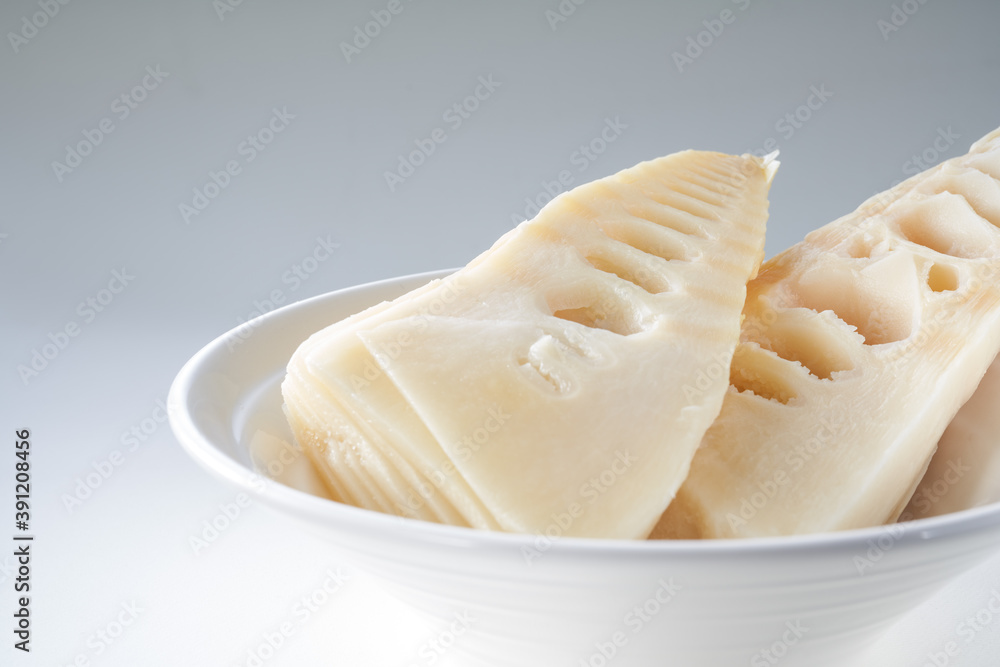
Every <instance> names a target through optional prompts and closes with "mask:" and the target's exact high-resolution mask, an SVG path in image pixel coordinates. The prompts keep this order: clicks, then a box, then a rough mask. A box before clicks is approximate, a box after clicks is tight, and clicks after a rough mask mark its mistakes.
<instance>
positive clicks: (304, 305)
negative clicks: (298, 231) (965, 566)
mask: <svg viewBox="0 0 1000 667" xmlns="http://www.w3.org/2000/svg"><path fill="white" fill-rule="evenodd" d="M455 270H456V269H446V270H435V271H425V272H420V273H414V274H407V275H402V276H395V277H391V278H384V279H380V280H375V281H371V282H367V283H362V284H357V285H352V286H350V287H345V288H341V289H337V290H333V291H330V292H326V293H323V294H319V295H316V296H313V297H309V298H306V299H302V300H299V301H295V302H292V303H290V304H287V305H285V306H282V307H280V308H276V309H275V310H272V311H269V312H267V313H264V314H263V315H260V316H258V317H255V318H253V319H252V320H250V321H249V322H247V323H244V324H241V325H239V326H238V327H234V328H232V329H230V330H229V331H226V332H225V333H223V334H221V335H219V336H217V337H216V338H215V339H213V340H212V341H211V342H209V343H208V344H206V345H204V346H203V347H202V348H201V349H200V350H198V351H197V352H196V353H195V354H194V355H193V356H192V357H191V358H190V359H189V360H188V361H187V362H186V363H185V364H184V365H183V366H182V367H181V369H180V371H179V372H178V373H177V375H176V377H175V378H174V380H173V382H172V384H171V386H170V390H169V393H168V396H167V412H168V416H169V421H170V426H171V429H172V430H173V432H174V435H175V437H176V438H177V440H178V442H179V443H180V445H181V446H182V448H183V449H184V450H185V451H186V452H187V454H188V455H189V456H191V457H192V458H193V459H194V460H195V461H196V462H197V463H198V464H199V465H200V466H202V467H203V468H205V469H206V470H207V471H208V472H210V473H212V474H213V475H215V476H217V477H220V478H222V479H223V480H225V481H227V482H229V483H230V484H233V485H235V486H236V487H237V488H239V489H241V490H242V491H244V492H247V493H249V494H251V497H259V498H262V499H263V500H264V502H265V503H267V504H272V505H276V506H278V507H280V508H282V509H284V510H286V511H291V512H293V513H295V512H302V511H305V512H306V513H307V514H308V515H310V516H311V517H312V518H313V519H314V520H315V519H317V518H318V519H320V520H322V521H323V522H324V523H327V522H328V523H329V526H328V527H330V528H344V529H350V530H351V531H352V532H355V533H373V532H378V533H382V531H383V530H389V531H390V533H389V534H391V537H392V539H394V540H400V539H406V540H410V541H412V542H415V543H422V544H424V545H428V546H449V547H455V546H464V547H467V548H482V549H485V548H490V547H504V548H510V547H515V548H536V547H537V542H538V540H540V539H542V540H549V544H548V545H547V546H546V548H545V550H546V551H572V552H573V553H576V554H582V555H591V556H601V555H604V554H614V555H616V556H617V557H621V556H622V555H623V554H624V555H630V554H631V555H635V556H637V557H639V556H641V557H648V556H650V555H653V556H658V555H662V556H669V555H685V556H704V557H712V556H718V555H727V556H731V555H734V554H773V553H783V552H787V551H795V552H801V551H815V550H819V551H829V550H831V549H834V550H840V549H845V550H846V549H854V550H858V549H863V548H865V547H867V546H868V545H869V542H870V541H872V540H876V541H877V540H878V539H879V538H880V537H884V536H885V535H886V533H887V532H889V533H891V534H892V536H893V539H894V541H898V540H902V539H904V538H906V539H916V540H919V541H924V542H927V541H932V540H940V539H944V538H946V537H948V536H950V535H956V534H971V533H976V532H978V531H986V530H989V529H993V530H997V529H1000V502H994V503H990V504H987V505H982V506H979V507H973V508H969V509H965V510H960V511H957V512H952V513H949V514H944V515H940V516H934V517H928V518H922V519H914V520H911V521H907V522H903V523H896V524H887V525H882V526H873V527H869V528H857V529H850V530H843V531H835V532H821V533H810V534H803V535H788V536H773V537H748V538H732V539H694V540H692V539H688V540H638V539H636V540H624V539H609V538H586V537H571V536H554V537H553V536H547V535H544V534H529V533H506V532H501V531H489V530H482V529H475V528H467V527H462V526H451V525H444V524H437V523H433V522H429V521H423V520H419V519H412V518H408V517H400V516H395V515H390V514H384V513H382V512H377V511H374V510H368V509H364V508H359V507H355V506H352V505H347V504H344V503H340V502H337V501H334V500H330V499H327V498H321V497H319V496H315V495H313V494H310V493H307V492H305V491H301V490H299V489H296V488H293V487H290V486H286V485H284V484H282V483H280V482H277V481H275V480H273V479H271V478H269V477H268V476H267V475H265V474H262V473H260V472H258V471H256V470H254V469H253V468H251V467H248V466H247V465H245V464H243V463H241V462H239V461H237V460H235V459H234V458H232V457H231V456H229V455H228V454H226V453H225V452H224V451H223V450H222V449H221V448H220V447H219V446H218V445H217V444H216V443H215V442H214V441H213V439H212V438H211V437H210V436H209V435H208V434H207V433H206V432H205V430H204V429H203V428H202V426H201V424H200V423H199V419H198V417H197V415H196V414H194V411H193V410H192V409H190V408H191V405H190V399H191V398H192V392H193V390H194V389H195V387H196V386H197V384H198V382H199V380H200V379H201V377H202V374H203V373H204V371H205V369H206V367H207V366H209V365H210V364H211V363H212V362H213V361H214V360H215V359H216V358H217V356H218V355H219V354H220V353H224V352H225V350H226V348H227V341H229V340H231V339H232V336H234V335H236V332H237V331H238V330H239V329H242V328H244V327H247V326H251V327H253V329H255V330H256V329H258V328H259V327H262V326H267V325H269V324H273V323H274V322H276V321H280V320H282V319H283V318H287V317H289V316H291V315H293V314H295V313H296V312H299V311H304V310H308V309H310V308H313V307H315V306H317V305H318V304H321V303H325V302H327V301H334V300H337V299H339V298H343V297H344V296H347V295H350V294H354V293H357V292H364V291H371V290H373V289H377V288H379V287H388V286H391V285H398V284H399V283H403V282H411V281H412V282H415V281H417V280H419V279H426V281H430V280H433V279H436V278H442V277H444V276H446V275H449V274H450V273H453V272H454V271H455ZM241 349H249V346H241ZM998 545H1000V539H998Z"/></svg>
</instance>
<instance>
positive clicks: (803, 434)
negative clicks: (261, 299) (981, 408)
mask: <svg viewBox="0 0 1000 667" xmlns="http://www.w3.org/2000/svg"><path fill="white" fill-rule="evenodd" d="M998 177H1000V130H998V131H996V132H993V133H992V134H991V135H989V136H987V137H984V138H983V139H981V140H980V141H978V142H977V143H976V144H975V145H974V146H973V147H972V150H971V152H970V153H969V154H968V155H965V156H962V157H959V158H955V159H953V160H949V161H948V162H945V163H943V164H941V165H939V166H938V167H936V168H933V169H931V170H929V171H926V172H924V173H922V174H919V175H917V176H914V177H913V178H911V179H909V180H907V181H905V182H904V183H902V184H900V185H899V186H897V187H896V188H894V189H893V190H891V191H889V192H887V193H883V194H882V195H878V196H876V197H873V198H871V199H870V200H868V201H867V202H865V203H864V204H862V206H861V207H860V208H859V209H858V210H857V211H855V212H854V213H852V214H850V215H847V216H845V217H843V218H841V219H839V220H836V221H835V222H832V223H830V224H829V225H827V226H825V227H823V228H821V229H818V230H816V231H814V232H813V233H811V234H809V235H808V236H807V237H806V239H805V240H804V241H803V242H801V243H799V244H798V245H796V246H794V247H792V248H791V249H789V250H787V251H785V252H784V253H782V254H780V255H778V256H776V257H774V258H773V259H771V260H770V261H768V262H766V263H765V264H764V266H763V267H762V268H761V271H760V274H759V275H758V277H757V278H756V279H755V280H753V281H751V283H750V284H749V285H748V292H747V304H746V307H745V310H744V315H745V320H744V323H743V327H742V334H741V342H740V345H739V347H738V348H737V350H736V353H735V355H734V358H733V364H732V367H731V383H732V386H731V387H730V389H729V392H728V394H727V396H726V399H725V402H724V404H723V407H722V411H721V413H720V414H719V417H718V419H717V420H716V422H715V423H714V424H713V426H712V428H711V429H709V431H708V432H707V433H706V435H705V438H704V440H703V442H702V445H701V448H700V449H699V451H698V454H697V456H696V457H695V459H694V462H693V463H692V467H691V473H690V475H689V476H688V478H687V480H686V481H685V483H684V484H683V486H682V487H681V489H680V491H679V492H678V494H677V497H676V498H675V499H674V501H673V503H672V504H671V505H670V507H669V508H668V509H667V511H666V512H665V513H664V515H663V517H662V519H661V520H660V522H659V523H658V525H657V527H656V529H655V530H654V532H653V534H652V537H673V538H712V537H749V536H767V535H789V534H797V533H811V532H820V531H831V530H839V529H847V528H857V527H864V526H873V525H878V524H883V523H886V522H891V521H894V520H896V518H897V517H898V516H899V514H900V512H901V511H902V509H903V508H904V506H905V505H906V504H907V501H908V500H909V499H910V497H911V495H912V494H913V492H914V488H915V487H916V485H917V483H918V482H919V480H920V479H921V476H922V475H923V473H924V471H925V469H926V468H927V466H928V462H929V461H930V459H931V456H932V454H933V453H934V450H935V446H936V444H937V442H938V439H939V438H940V437H941V434H942V432H943V431H944V430H945V427H947V425H948V423H949V422H950V421H951V420H952V418H953V417H954V416H955V414H956V412H957V411H958V409H959V408H960V407H961V406H962V404H963V403H965V401H966V400H967V399H968V398H969V396H970V395H971V394H972V393H973V391H974V390H975V389H976V386H977V384H978V383H979V381H980V378H982V377H983V374H984V373H985V371H986V369H987V368H988V367H989V366H990V364H991V362H992V361H993V359H994V358H995V357H996V355H997V352H998V350H1000V229H998V227H997V225H1000V181H998V180H997V178H998Z"/></svg>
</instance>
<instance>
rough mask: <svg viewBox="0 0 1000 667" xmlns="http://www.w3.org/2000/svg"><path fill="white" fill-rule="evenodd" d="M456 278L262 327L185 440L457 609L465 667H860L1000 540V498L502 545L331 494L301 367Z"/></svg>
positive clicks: (337, 547)
mask: <svg viewBox="0 0 1000 667" xmlns="http://www.w3.org/2000/svg"><path fill="white" fill-rule="evenodd" d="M447 273H448V272H436V273H426V274H421V275H415V276H407V277H403V278H398V279H392V280H385V281H381V282H376V283H371V284H368V285H361V286H359V287H352V288H350V289H344V290H340V291H337V292H333V293H330V294H326V295H323V296H319V297H316V298H313V299H309V300H306V301H302V302H299V303H295V304H292V305H289V306H287V307H284V308H281V309H280V310H277V311H274V312H271V313H268V314H266V315H264V316H262V317H260V318H258V319H256V320H253V321H252V322H250V323H249V324H248V325H245V326H244V327H242V328H241V329H237V330H234V331H232V332H230V333H228V334H226V335H225V336H222V337H220V338H218V339H216V340H215V341H213V342H212V343H210V344H209V345H207V346H206V347H205V348H204V349H202V350H201V351H200V352H198V354H196V355H195V356H194V357H193V358H192V359H191V360H190V361H189V362H188V363H187V364H186V365H185V366H184V368H183V369H182V370H181V372H180V373H179V375H178V376H177V379H176V380H175V381H174V384H173V386H172V388H171V391H170V397H169V408H170V421H171V425H172V426H173V429H174V432H175V433H176V435H177V438H178V439H179V440H180V442H181V444H182V445H183V446H184V447H185V449H186V450H187V451H188V452H189V453H190V454H191V456H193V457H194V458H195V460H197V461H198V462H199V463H200V464H201V465H203V466H204V467H205V468H207V469H208V470H209V471H211V472H212V473H215V474H216V475H218V476H220V477H221V478H223V479H225V480H226V481H227V482H229V483H230V484H233V485H235V486H236V487H239V488H241V489H242V490H244V491H248V492H252V493H254V494H256V496H257V497H258V498H259V499H260V500H261V501H262V502H264V503H265V504H268V505H270V506H272V507H273V508H275V509H277V510H279V511H281V512H284V513H287V515H289V516H291V517H294V518H296V519H299V520H301V521H302V522H305V523H306V524H308V525H309V526H311V527H313V528H315V529H318V530H319V531H321V532H322V533H323V534H325V535H326V536H327V537H328V540H329V544H330V546H331V550H332V551H334V552H335V553H337V555H338V557H340V558H342V559H343V560H344V561H345V562H348V563H350V564H351V565H353V566H354V567H356V568H357V569H359V570H361V571H367V572H368V573H370V574H372V575H374V576H376V577H378V578H380V579H381V580H382V581H383V583H385V584H386V585H387V586H388V587H389V588H390V589H392V590H394V591H395V592H396V593H397V594H398V595H399V597H401V598H402V599H405V600H407V601H409V602H410V603H412V604H413V605H415V606H416V607H418V608H420V609H423V610H425V611H426V612H427V613H429V614H431V615H432V616H434V617H435V618H437V619H440V622H441V624H442V628H446V627H447V625H448V624H449V623H451V622H452V621H453V620H454V619H455V618H456V617H455V614H456V613H459V614H461V613H465V614H466V615H467V616H466V617H467V618H472V619H474V620H473V621H472V622H471V625H470V627H469V629H468V631H467V632H465V633H464V634H463V635H462V637H461V640H460V641H457V642H455V645H454V646H453V647H452V648H451V649H450V650H451V651H453V652H455V653H458V654H461V655H462V656H463V658H464V662H463V664H469V665H484V666H489V667H503V666H507V665H511V666H515V665H516V666H517V667H529V666H535V665H538V666H539V667H543V666H544V667H555V666H556V665H568V666H573V667H577V666H578V665H585V666H587V667H601V666H603V665H612V664H613V665H615V666H616V667H619V666H620V667H626V666H632V667H638V666H647V665H649V666H654V665H655V666H657V667H659V666H661V665H667V664H669V665H683V666H685V667H688V666H694V667H716V666H719V667H731V666H733V665H751V666H756V665H773V664H776V661H780V664H781V665H783V666H786V667H793V666H794V665H807V666H809V667H822V666H824V665H830V666H834V665H835V666H838V667H840V666H842V665H852V664H854V663H855V660H854V659H856V658H857V656H858V655H860V654H861V653H862V652H863V651H864V650H865V648H866V647H867V646H868V645H869V644H870V643H872V642H873V641H874V640H875V639H877V638H878V636H879V634H880V632H881V631H882V630H883V629H884V628H885V627H886V626H887V625H889V624H891V623H892V622H893V621H894V620H895V619H897V618H898V617H899V616H900V615H902V614H904V613H905V612H907V611H908V610H910V609H912V608H914V607H915V606H916V605H917V604H919V603H920V602H921V601H922V600H924V599H925V598H927V597H928V596H929V595H930V594H931V593H933V592H934V591H935V590H936V589H938V588H939V587H940V586H942V585H943V584H944V583H945V582H947V581H948V580H949V579H951V578H952V577H954V576H956V575H957V574H959V573H961V572H963V571H965V570H966V569H968V568H970V567H971V566H973V565H974V564H976V563H977V562H979V561H981V560H984V559H985V558H986V557H988V556H989V555H991V554H992V553H993V552H995V551H996V549H997V547H998V544H1000V505H996V504H994V505H990V506H986V507H982V508H978V509H974V510H966V511H963V512H957V513H954V514H950V515H947V516H943V517H937V518H932V519H923V520H919V521H914V522H911V523H908V524H899V525H895V526H891V527H881V528H873V529H866V530H854V531H847V532H842V533H835V534H822V535H809V536H801V537H789V538H769V539H748V540H732V541H730V540H719V541H712V540H706V541H669V542H645V541H619V540H593V539H577V538H556V539H549V538H548V537H544V536H531V535H510V534H502V533H490V532H483V531H476V530H471V529H465V528H457V527H451V526H440V525H436V524H431V523H425V522H421V521H415V520H410V519H402V518H397V517H391V516H387V515H383V514H379V513H376V512H371V511H367V510H362V509H358V508H355V507H349V506H346V505H342V504H339V503H336V502H333V501H331V500H328V499H326V498H324V497H321V496H322V491H321V486H320V485H318V483H317V481H316V479H315V478H314V477H312V474H313V473H312V472H311V469H309V467H308V464H307V463H306V462H305V458H304V457H301V456H299V455H298V452H297V451H296V450H294V449H292V448H291V445H289V444H287V443H291V442H292V436H291V433H290V431H289V429H288V427H287V425H286V423H285V420H284V416H283V414H282V411H281V396H280V391H279V385H280V382H281V380H282V378H283V376H284V369H285V364H286V363H287V361H288V359H289V357H290V356H291V354H292V352H293V351H294V350H295V348H296V347H297V346H298V345H299V343H301V342H302V341H303V340H304V339H305V338H306V337H307V336H309V335H310V334H311V333H313V332H314V331H317V330H319V329H320V328H322V327H324V326H326V325H328V324H330V323H332V322H334V321H336V320H338V319H341V318H343V317H346V316H348V315H350V314H352V313H355V312H357V311H360V310H362V309H363V308H365V307H367V306H370V305H373V304H375V303H378V302H379V301H382V300H386V299H392V298H395V297H396V296H398V295H400V294H403V293H405V292H407V291H409V290H411V289H413V288H415V287H417V286H419V285H421V284H423V283H425V282H427V281H428V280H430V279H432V278H436V277H441V276H444V275H447ZM255 464H256V467H257V469H260V470H268V469H269V473H266V474H265V473H258V472H256V470H255ZM271 477H275V478H277V479H280V480H281V482H278V481H274V480H273V479H271ZM458 627H460V626H456V628H458ZM445 632H447V631H445ZM446 636H447V634H445V635H442V637H446Z"/></svg>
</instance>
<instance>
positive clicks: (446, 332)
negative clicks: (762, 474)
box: [283, 151, 777, 538]
mask: <svg viewBox="0 0 1000 667" xmlns="http://www.w3.org/2000/svg"><path fill="white" fill-rule="evenodd" d="M776 167H777V163H776V162H774V161H773V160H771V159H761V158H756V157H752V156H743V157H735V156H729V155H722V154H718V153H704V152H694V151H687V152H683V153H678V154H674V155H670V156H667V157H664V158H660V159H657V160H653V161H651V162H645V163H642V164H639V165H637V166H635V167H633V168H631V169H627V170H625V171H622V172H619V173H618V174H615V175H614V176H610V177H608V178H604V179H601V180H599V181H595V182H593V183H588V184H586V185H582V186H580V187H578V188H576V189H574V190H572V191H570V192H568V193H564V194H562V195H560V196H559V197H557V198H556V199H554V200H553V201H552V202H551V203H550V204H548V205H547V206H546V207H545V208H544V209H543V210H542V211H541V212H540V213H539V214H538V216H537V217H535V218H534V219H533V220H531V221H528V222H525V223H522V224H521V225H519V226H518V227H517V228H515V229H514V230H512V231H511V232H509V233H508V234H506V235H505V236H503V237H502V238H501V239H500V240H499V241H497V243H496V244H494V246H493V247H492V248H491V249H490V250H488V251H487V252H485V253H484V254H482V255H480V256H479V257H477V258H476V259H475V260H473V261H472V262H471V263H470V264H469V265H468V266H467V267H465V268H464V269H462V270H460V271H459V272H458V273H456V274H454V275H453V276H451V277H449V278H448V279H445V280H443V281H440V282H438V283H434V284H432V285H430V286H427V287H425V288H422V290H419V291H417V292H414V293H411V294H408V295H404V296H403V297H400V298H399V299H397V300H395V301H393V302H391V303H389V304H381V305H379V306H376V307H375V308H373V309H370V310H369V311H365V312H363V313H360V314H358V315H356V316H354V317H352V318H349V319H348V320H344V321H342V322H340V323H336V324H333V325H331V326H330V327H328V328H327V329H324V330H322V331H320V332H318V333H316V334H314V335H313V336H312V337H311V338H310V339H309V340H308V341H306V342H305V343H304V344H303V345H302V346H301V347H300V349H299V350H298V351H297V352H296V353H295V355H294V356H293V358H292V360H291V361H290V363H289V367H288V375H287V377H286V379H285V382H284V384H283V393H284V398H285V404H286V413H287V415H288V418H289V423H290V424H291V427H292V429H293V431H294V433H295V435H296V437H297V438H298V440H299V442H300V443H301V444H302V446H303V448H304V449H305V451H306V452H308V453H309V455H310V457H311V458H312V460H313V461H314V463H315V464H316V465H317V466H318V467H319V468H320V469H321V470H322V471H323V473H324V475H325V477H326V479H327V480H328V483H329V485H330V487H331V492H332V493H334V494H335V495H337V497H338V499H340V500H343V501H344V502H350V503H353V504H356V505H359V506H361V507H367V508H371V509H376V510H380V511H388V512H394V513H397V514H401V515H403V516H411V517H416V518H422V519H427V520H431V521H442V522H448V523H458V524H459V525H469V526H473V527H477V528H499V529H502V530H507V531H516V532H528V533H539V532H546V533H549V534H551V533H552V531H555V532H556V533H557V534H559V535H577V536H589V537H616V538H643V537H645V536H646V535H648V534H649V531H650V530H651V529H652V527H653V524H654V523H655V522H656V520H657V519H658V518H659V516H660V515H661V514H662V512H663V510H664V508H665V507H666V506H667V504H668V503H669V502H670V499H671V498H672V497H673V495H674V493H675V492H676V490H677V488H678V487H679V486H680V483H681V481H682V480H683V479H684V476H685V475H686V474H687V470H688V466H689V464H690V461H691V458H692V456H693V455H694V451H695V448H696V447H697V446H698V443H699V442H700V441H701V438H702V435H703V434H704V432H705V430H706V429H707V428H708V426H709V425H710V424H711V423H712V420H713V419H714V418H715V416H716V415H717V414H718V411H719V408H720V406H721V404H722V398H723V395H724V393H725V391H726V387H727V386H728V368H729V363H730V360H731V356H732V353H733V349H734V348H735V346H736V342H737V340H738V337H739V323H740V317H741V315H740V313H741V310H742V308H743V302H744V297H745V290H746V282H747V280H748V279H750V278H751V277H752V276H753V275H754V274H755V273H756V271H757V269H758V267H759V265H760V262H761V260H762V254H763V241H764V228H765V223H766V218H767V190H768V187H769V185H770V181H771V178H772V176H773V173H774V171H775V169H776ZM414 499H415V500H414ZM452 512H454V513H455V514H457V515H458V516H459V517H460V518H459V519H458V520H455V519H454V517H453V516H451V514H452Z"/></svg>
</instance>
